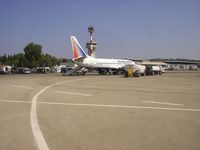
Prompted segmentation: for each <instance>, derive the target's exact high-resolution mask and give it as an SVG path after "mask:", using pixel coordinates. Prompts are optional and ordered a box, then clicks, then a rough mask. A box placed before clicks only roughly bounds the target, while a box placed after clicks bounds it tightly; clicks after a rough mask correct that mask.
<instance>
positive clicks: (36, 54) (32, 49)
mask: <svg viewBox="0 0 200 150" xmlns="http://www.w3.org/2000/svg"><path fill="white" fill-rule="evenodd" d="M24 53H25V54H24V56H25V58H26V60H27V67H29V68H33V67H36V66H39V64H38V61H39V59H40V58H41V54H42V46H41V45H39V44H35V43H29V44H28V45H27V46H26V47H25V48H24Z"/></svg>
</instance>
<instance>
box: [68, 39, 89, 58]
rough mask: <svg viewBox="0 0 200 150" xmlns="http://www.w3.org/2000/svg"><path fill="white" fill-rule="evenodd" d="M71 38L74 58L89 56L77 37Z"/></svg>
mask: <svg viewBox="0 0 200 150" xmlns="http://www.w3.org/2000/svg"><path fill="white" fill-rule="evenodd" d="M70 39H71V44H72V49H73V54H74V60H75V59H79V58H85V57H88V55H87V54H86V53H85V51H84V50H83V49H82V47H81V45H80V44H79V43H78V41H77V39H76V37H75V36H71V37H70Z"/></svg>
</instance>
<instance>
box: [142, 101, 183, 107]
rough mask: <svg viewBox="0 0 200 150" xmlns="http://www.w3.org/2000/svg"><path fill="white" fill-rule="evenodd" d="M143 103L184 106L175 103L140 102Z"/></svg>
mask: <svg viewBox="0 0 200 150" xmlns="http://www.w3.org/2000/svg"><path fill="white" fill-rule="evenodd" d="M141 102H143V103H153V104H163V105H175V106H184V105H183V104H176V103H164V102H154V101H141Z"/></svg>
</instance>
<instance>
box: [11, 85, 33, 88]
mask: <svg viewBox="0 0 200 150" xmlns="http://www.w3.org/2000/svg"><path fill="white" fill-rule="evenodd" d="M12 87H16V88H24V89H33V88H32V87H27V86H21V85H12Z"/></svg>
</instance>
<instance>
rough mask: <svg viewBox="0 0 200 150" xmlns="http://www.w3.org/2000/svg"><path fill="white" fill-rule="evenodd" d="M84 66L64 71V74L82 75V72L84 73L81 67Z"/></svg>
mask: <svg viewBox="0 0 200 150" xmlns="http://www.w3.org/2000/svg"><path fill="white" fill-rule="evenodd" d="M82 68H83V67H81V66H76V67H74V68H73V69H71V70H69V71H67V72H66V73H64V74H63V75H65V76H73V75H81V73H82V71H81V69H82Z"/></svg>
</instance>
